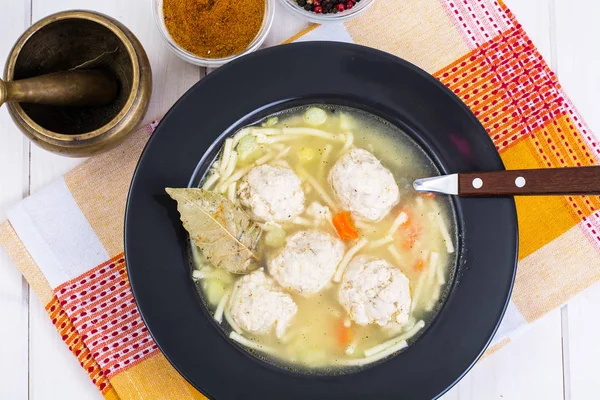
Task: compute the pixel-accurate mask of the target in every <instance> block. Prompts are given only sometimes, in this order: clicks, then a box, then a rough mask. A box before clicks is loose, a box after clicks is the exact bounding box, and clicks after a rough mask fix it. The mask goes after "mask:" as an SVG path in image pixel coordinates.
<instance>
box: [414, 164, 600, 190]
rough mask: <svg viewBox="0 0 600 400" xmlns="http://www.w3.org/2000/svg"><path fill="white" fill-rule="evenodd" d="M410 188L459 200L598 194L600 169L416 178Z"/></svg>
mask: <svg viewBox="0 0 600 400" xmlns="http://www.w3.org/2000/svg"><path fill="white" fill-rule="evenodd" d="M413 187H414V188H415V190H416V191H418V192H431V193H443V194H450V195H458V196H461V197H493V196H556V195H600V166H593V167H574V168H548V169H526V170H514V171H494V172H469V173H462V174H452V175H444V176H438V177H433V178H423V179H417V180H415V182H414V183H413Z"/></svg>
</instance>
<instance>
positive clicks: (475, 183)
mask: <svg viewBox="0 0 600 400" xmlns="http://www.w3.org/2000/svg"><path fill="white" fill-rule="evenodd" d="M473 187H474V188H475V189H481V188H482V187H483V180H482V179H481V178H475V179H473Z"/></svg>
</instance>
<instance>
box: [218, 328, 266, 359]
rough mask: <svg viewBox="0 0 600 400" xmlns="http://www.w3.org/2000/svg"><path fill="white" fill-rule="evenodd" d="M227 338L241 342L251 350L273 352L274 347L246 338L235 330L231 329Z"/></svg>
mask: <svg viewBox="0 0 600 400" xmlns="http://www.w3.org/2000/svg"><path fill="white" fill-rule="evenodd" d="M229 338H230V339H232V340H235V341H236V342H238V343H239V344H243V345H244V346H246V347H249V348H251V349H252V350H256V351H260V352H263V353H271V354H273V353H275V349H274V348H272V347H269V346H264V345H262V344H260V343H256V342H253V341H252V340H248V339H246V338H245V337H243V336H242V335H240V334H239V333H237V332H235V331H232V332H231V333H230V334H229Z"/></svg>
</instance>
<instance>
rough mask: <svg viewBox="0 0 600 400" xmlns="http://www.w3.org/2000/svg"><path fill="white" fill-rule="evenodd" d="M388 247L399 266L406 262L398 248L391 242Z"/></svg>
mask: <svg viewBox="0 0 600 400" xmlns="http://www.w3.org/2000/svg"><path fill="white" fill-rule="evenodd" d="M387 249H388V251H389V252H390V254H391V255H392V257H394V261H396V263H397V264H398V265H397V267H400V266H401V265H402V264H404V260H403V259H402V256H401V255H400V253H398V250H397V249H396V247H395V246H394V245H393V244H390V245H389V246H388V248H387Z"/></svg>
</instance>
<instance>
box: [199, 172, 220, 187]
mask: <svg viewBox="0 0 600 400" xmlns="http://www.w3.org/2000/svg"><path fill="white" fill-rule="evenodd" d="M220 177H221V175H220V174H219V173H218V172H217V171H214V172H213V173H212V174H211V175H210V176H209V177H208V178H207V179H206V181H205V182H204V184H203V185H202V189H203V190H210V189H211V188H212V186H213V185H214V184H215V183H217V181H218V180H219V178H220Z"/></svg>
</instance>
